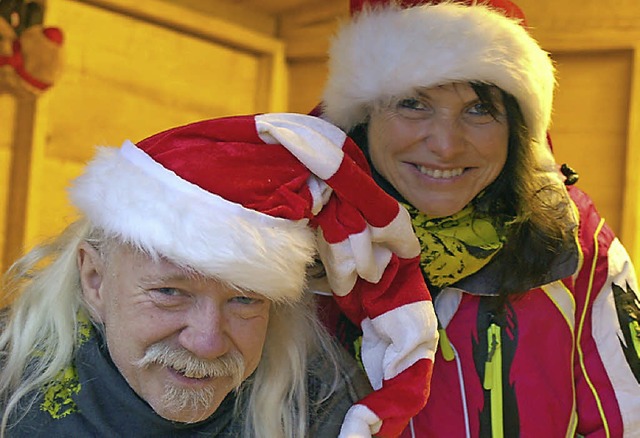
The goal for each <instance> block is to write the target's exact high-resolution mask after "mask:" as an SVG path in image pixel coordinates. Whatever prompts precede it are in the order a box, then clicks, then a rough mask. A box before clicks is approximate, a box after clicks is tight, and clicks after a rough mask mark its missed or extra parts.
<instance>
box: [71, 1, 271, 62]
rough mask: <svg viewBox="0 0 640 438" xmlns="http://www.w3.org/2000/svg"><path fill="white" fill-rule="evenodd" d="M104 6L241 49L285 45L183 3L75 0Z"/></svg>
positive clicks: (268, 50) (261, 50) (264, 49)
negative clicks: (181, 4)
mask: <svg viewBox="0 0 640 438" xmlns="http://www.w3.org/2000/svg"><path fill="white" fill-rule="evenodd" d="M73 1H77V2H79V3H83V4H88V5H92V6H95V7H100V8H104V9H107V10H111V11H114V12H118V13H120V14H123V15H127V16H129V17H132V18H135V19H138V20H142V21H148V22H152V23H154V24H157V25H160V26H163V27H166V28H169V29H175V30H178V31H180V32H182V33H189V34H191V35H195V36H199V37H201V38H204V39H208V40H212V41H216V42H218V43H222V44H224V45H227V46H229V47H233V48H236V49H238V50H245V51H249V52H254V53H261V54H265V53H272V52H273V51H274V50H277V48H279V46H280V45H281V44H282V43H281V42H280V41H279V40H277V39H276V38H272V37H270V36H268V35H265V34H263V33H260V32H255V31H253V30H251V29H248V28H245V27H242V26H238V25H236V24H234V23H231V22H228V21H224V20H221V19H219V18H217V17H212V16H207V15H204V14H199V13H197V12H195V11H192V10H189V9H186V8H184V7H181V6H179V5H174V4H171V3H166V2H161V1H160V0H136V1H130V0H73Z"/></svg>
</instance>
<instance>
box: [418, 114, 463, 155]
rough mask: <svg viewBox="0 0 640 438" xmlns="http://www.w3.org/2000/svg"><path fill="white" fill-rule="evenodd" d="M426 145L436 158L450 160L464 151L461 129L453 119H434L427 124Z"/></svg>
mask: <svg viewBox="0 0 640 438" xmlns="http://www.w3.org/2000/svg"><path fill="white" fill-rule="evenodd" d="M429 125H430V126H429V131H428V134H427V136H426V137H425V141H426V144H427V146H428V148H429V150H431V151H432V152H433V153H434V154H435V155H436V156H438V157H440V158H442V159H445V160H447V159H452V158H454V157H456V156H457V155H460V154H462V153H463V152H464V151H465V139H464V135H463V132H462V128H461V126H460V124H459V123H458V120H456V119H455V118H453V117H436V118H434V119H433V120H431V121H430V122H429Z"/></svg>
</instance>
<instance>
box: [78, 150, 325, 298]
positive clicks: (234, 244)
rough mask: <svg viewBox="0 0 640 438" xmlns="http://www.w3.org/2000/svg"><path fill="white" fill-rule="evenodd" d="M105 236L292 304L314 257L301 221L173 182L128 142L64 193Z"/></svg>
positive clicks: (101, 153)
mask: <svg viewBox="0 0 640 438" xmlns="http://www.w3.org/2000/svg"><path fill="white" fill-rule="evenodd" d="M70 198H71V200H72V202H73V203H74V204H75V206H76V207H78V208H79V209H80V210H81V211H82V212H83V213H84V214H85V215H86V216H87V218H88V219H89V220H90V221H91V222H92V223H93V224H94V225H95V226H98V227H100V228H102V229H104V230H105V231H106V232H107V233H109V234H110V235H114V236H116V237H118V238H121V239H122V240H123V241H124V242H127V243H130V244H132V245H134V246H136V247H138V248H140V249H142V250H144V251H147V252H148V253H150V254H152V255H157V256H162V257H165V258H167V259H168V260H169V261H171V262H172V263H175V264H177V265H179V266H184V267H188V268H190V269H194V270H195V271H197V272H200V273H202V274H205V275H210V276H213V277H216V278H218V279H220V280H222V281H225V282H228V283H230V284H232V285H234V286H237V287H240V288H243V289H247V290H251V291H254V292H257V293H261V294H263V295H265V296H267V297H268V298H270V299H273V300H276V301H278V300H296V299H298V298H299V297H300V295H301V293H302V290H303V287H304V281H305V270H306V267H307V265H308V264H309V263H310V262H311V260H312V257H313V255H314V253H315V237H314V234H313V231H312V230H311V229H310V227H308V226H307V223H308V221H307V220H306V219H304V220H300V221H291V220H287V219H282V218H277V217H273V216H269V215H267V214H263V213H260V212H258V211H255V210H252V209H247V208H245V207H243V206H242V205H240V204H236V203H233V202H230V201H227V200H226V199H224V198H222V197H220V196H218V195H216V194H213V193H210V192H207V191H205V190H203V189H202V188H200V187H198V186H196V185H194V184H192V183H190V182H188V181H185V180H184V179H182V178H179V177H178V176H177V175H176V174H175V173H173V172H172V171H170V170H167V169H166V168H164V167H163V166H162V165H160V164H159V163H158V162H156V161H154V160H153V159H152V158H151V157H149V156H148V155H147V154H146V153H145V152H144V151H142V150H141V149H139V148H138V147H137V146H135V145H134V144H133V143H131V142H125V143H124V144H123V146H122V148H120V149H115V148H100V149H99V150H98V153H97V155H96V158H94V160H93V161H92V162H90V163H89V164H88V165H87V168H86V171H85V173H84V174H83V175H82V176H80V177H79V178H77V179H76V180H75V182H74V184H73V186H72V187H71V189H70Z"/></svg>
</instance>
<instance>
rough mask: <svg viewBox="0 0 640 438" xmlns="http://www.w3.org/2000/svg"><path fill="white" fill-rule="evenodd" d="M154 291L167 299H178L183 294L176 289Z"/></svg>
mask: <svg viewBox="0 0 640 438" xmlns="http://www.w3.org/2000/svg"><path fill="white" fill-rule="evenodd" d="M153 291H154V292H156V293H158V294H160V295H163V296H167V297H176V296H179V295H182V292H181V291H180V290H178V289H176V288H174V287H159V288H157V289H153Z"/></svg>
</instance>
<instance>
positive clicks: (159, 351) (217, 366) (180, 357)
mask: <svg viewBox="0 0 640 438" xmlns="http://www.w3.org/2000/svg"><path fill="white" fill-rule="evenodd" d="M134 365H136V366H138V367H140V368H147V367H149V366H151V365H160V366H163V367H171V368H173V369H175V370H176V371H178V372H180V373H181V374H184V375H185V376H186V377H190V378H194V379H204V378H210V377H233V379H234V382H235V386H239V385H240V383H241V382H242V378H243V376H244V369H245V365H244V358H243V357H242V355H241V354H240V353H239V352H238V351H236V350H233V351H231V352H229V353H226V354H225V355H223V356H220V357H218V358H216V359H213V360H203V359H200V358H198V357H197V356H196V355H194V354H193V353H191V352H190V351H188V350H185V349H183V348H179V347H178V348H176V347H174V346H171V345H168V344H167V343H164V342H158V343H156V344H153V345H152V346H150V347H149V348H148V349H147V351H146V352H145V355H144V356H143V357H142V359H140V360H137V361H135V362H134Z"/></svg>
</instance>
